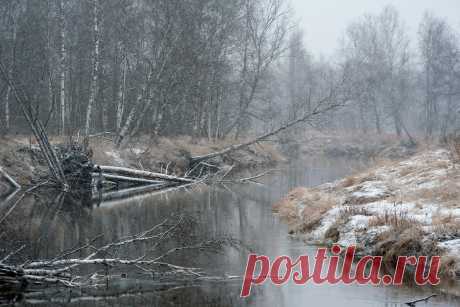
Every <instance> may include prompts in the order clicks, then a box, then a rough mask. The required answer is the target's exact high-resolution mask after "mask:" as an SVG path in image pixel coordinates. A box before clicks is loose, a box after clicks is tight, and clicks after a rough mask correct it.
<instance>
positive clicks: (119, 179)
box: [92, 173, 164, 184]
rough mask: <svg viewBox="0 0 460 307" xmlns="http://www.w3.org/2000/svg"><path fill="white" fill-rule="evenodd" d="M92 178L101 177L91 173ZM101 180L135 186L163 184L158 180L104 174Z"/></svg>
mask: <svg viewBox="0 0 460 307" xmlns="http://www.w3.org/2000/svg"><path fill="white" fill-rule="evenodd" d="M92 176H93V178H95V179H97V178H100V177H101V175H100V174H99V173H93V174H92ZM102 179H104V180H108V181H113V182H117V183H122V182H126V183H135V184H159V183H164V181H160V180H152V179H144V178H138V177H127V176H119V175H112V174H106V173H102Z"/></svg>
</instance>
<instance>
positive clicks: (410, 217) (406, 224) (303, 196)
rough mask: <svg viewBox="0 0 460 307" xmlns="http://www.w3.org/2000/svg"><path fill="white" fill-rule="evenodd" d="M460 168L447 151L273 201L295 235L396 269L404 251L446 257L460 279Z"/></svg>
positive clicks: (449, 272) (447, 270)
mask: <svg viewBox="0 0 460 307" xmlns="http://www.w3.org/2000/svg"><path fill="white" fill-rule="evenodd" d="M459 168H460V165H459V164H458V157H456V156H455V155H454V154H453V153H452V152H450V151H448V150H446V149H430V150H425V151H423V152H421V153H418V154H416V155H414V156H412V157H410V158H408V159H406V160H403V161H400V162H388V161H386V162H384V163H381V164H380V165H377V166H375V167H373V168H371V169H368V170H367V171H364V172H361V173H358V174H355V175H353V176H349V177H346V178H344V179H341V180H338V181H335V182H332V183H327V184H323V185H320V186H317V187H313V188H304V187H299V188H296V189H294V190H292V191H291V192H290V193H289V194H288V195H287V196H286V197H285V198H283V199H282V200H280V201H279V202H277V203H276V204H274V206H273V210H274V211H275V212H277V213H278V214H279V216H280V218H281V219H282V220H283V221H285V222H286V223H288V225H289V231H290V233H291V234H293V235H295V236H297V237H299V238H301V239H303V240H304V241H306V242H308V243H311V244H326V245H330V244H333V243H336V244H339V245H341V246H350V245H356V246H357V248H358V250H359V254H360V255H382V256H383V257H384V261H385V264H386V266H387V268H389V269H391V268H394V265H395V263H396V260H397V256H400V255H406V256H409V255H428V256H429V255H442V271H441V274H442V276H443V277H445V278H446V279H450V280H453V279H459V278H460V258H459V254H460V185H459V179H460V170H459Z"/></svg>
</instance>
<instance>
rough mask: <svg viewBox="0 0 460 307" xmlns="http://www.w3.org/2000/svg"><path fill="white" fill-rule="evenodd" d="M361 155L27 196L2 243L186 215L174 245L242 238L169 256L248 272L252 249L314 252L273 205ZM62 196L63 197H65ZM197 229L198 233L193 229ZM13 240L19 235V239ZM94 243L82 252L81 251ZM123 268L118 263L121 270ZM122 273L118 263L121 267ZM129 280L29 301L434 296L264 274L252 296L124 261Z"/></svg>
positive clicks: (344, 300)
mask: <svg viewBox="0 0 460 307" xmlns="http://www.w3.org/2000/svg"><path fill="white" fill-rule="evenodd" d="M362 166H363V164H362V163H360V162H356V161H349V160H339V159H333V160H331V159H328V160H324V159H311V160H308V161H302V162H297V163H292V164H289V165H283V166H280V167H278V168H279V169H280V171H279V172H276V173H273V174H272V175H270V176H267V177H265V178H264V179H263V182H264V185H256V184H227V185H226V186H222V185H219V186H195V187H192V188H189V189H186V190H179V191H174V192H170V193H162V194H158V195H152V196H144V197H138V198H135V199H131V200H128V201H117V202H111V203H103V204H101V205H100V206H95V207H94V208H84V209H81V208H76V207H74V205H72V204H71V203H68V202H56V201H50V199H53V197H48V196H47V197H43V196H40V195H32V196H29V197H28V198H27V199H26V200H25V201H24V202H23V203H21V204H20V206H19V207H18V208H16V209H15V211H14V212H13V213H12V214H11V215H10V217H9V218H8V221H7V225H8V226H7V227H6V229H5V226H4V228H3V229H2V231H3V232H2V233H3V243H2V244H3V246H2V247H3V248H14V247H16V246H17V245H18V244H22V243H24V244H26V245H27V248H26V254H27V257H28V258H35V259H38V258H41V259H44V258H52V257H55V256H56V255H57V254H59V253H60V252H61V251H63V250H66V249H71V248H72V247H75V246H78V245H81V244H84V243H85V242H88V240H90V239H91V238H94V237H96V236H97V235H100V234H102V237H103V238H102V239H101V240H102V241H104V242H110V241H116V240H119V239H120V238H123V237H126V236H128V235H133V234H136V233H139V232H141V231H143V230H145V229H149V228H151V227H152V225H156V224H158V223H160V222H161V221H163V220H165V219H166V218H171V216H179V215H186V216H190V217H193V219H192V220H193V222H190V224H189V225H188V226H187V227H189V228H187V229H184V232H183V235H177V236H172V237H171V238H169V242H168V243H167V244H168V246H174V245H178V246H179V245H186V244H187V242H188V240H190V242H200V241H203V240H208V239H211V238H235V239H237V240H239V242H240V244H238V245H237V246H228V247H224V248H223V249H222V250H220V252H219V253H208V252H206V251H196V250H193V251H185V252H182V253H179V254H178V255H175V256H171V258H169V259H168V260H170V261H171V262H173V263H175V264H179V265H184V266H193V267H200V268H202V270H203V271H205V272H206V273H207V274H209V275H212V276H224V275H225V276H242V275H243V271H244V268H245V263H246V257H247V254H248V252H249V251H250V250H252V251H255V252H257V253H260V254H266V255H269V256H271V257H274V256H276V255H290V256H298V255H304V254H307V255H309V256H311V257H312V256H313V255H314V254H315V252H316V248H315V247H313V246H307V245H306V244H305V243H304V242H302V241H299V240H296V239H293V238H290V237H289V235H288V231H287V227H286V225H284V224H283V223H281V222H280V221H279V219H278V218H277V217H276V216H275V215H273V213H272V211H271V205H272V204H273V203H274V202H275V201H277V200H278V199H280V198H281V197H282V196H283V195H285V194H286V193H287V192H288V191H289V189H291V188H294V187H297V186H314V185H317V184H320V183H324V182H328V181H331V180H335V179H337V178H340V177H343V176H345V175H347V174H350V173H351V172H352V171H353V170H356V169H359V168H360V167H362ZM54 198H58V197H57V196H56V197H54ZM189 235H190V238H189ZM13 242H15V243H14V244H13ZM153 244H154V243H153V242H152V243H150V244H139V245H135V246H133V247H132V248H130V249H128V250H120V251H117V254H116V255H117V256H119V257H139V256H142V254H143V253H145V252H146V251H148V250H149V249H150V248H152V246H154V245H153ZM84 252H87V251H81V256H83V253H84ZM113 273H114V274H115V272H113ZM116 273H117V274H118V273H119V272H116ZM122 273H123V274H125V276H124V277H123V279H114V280H113V281H112V280H110V281H107V290H106V291H86V292H84V293H76V292H75V291H70V290H63V289H58V290H56V289H48V290H47V291H45V294H43V292H40V293H39V294H38V293H35V292H29V293H27V295H26V298H27V299H24V300H23V301H22V303H21V304H22V305H24V306H32V305H46V306H53V305H55V306H107V305H110V306H321V307H327V306H334V307H335V306H386V307H388V306H406V305H404V302H407V301H411V300H414V299H417V298H421V297H426V296H428V295H430V294H431V293H433V289H429V288H416V287H409V286H403V287H393V286H388V287H383V286H358V285H350V286H344V285H335V286H332V285H317V286H315V285H311V284H307V285H305V286H297V285H293V284H287V285H284V286H282V287H275V286H272V285H270V284H269V283H266V284H265V285H263V286H260V287H256V288H254V291H253V293H252V295H251V296H250V297H249V298H247V299H241V298H240V297H239V293H240V288H241V280H240V279H235V280H214V281H201V282H186V283H174V282H172V283H166V284H164V285H159V284H158V283H155V282H152V281H151V279H149V278H148V277H145V276H143V275H142V274H140V273H134V272H131V271H130V269H129V268H124V269H122ZM417 306H460V301H459V300H456V299H455V298H454V297H451V296H448V295H439V296H438V297H436V298H434V299H431V300H430V301H429V303H427V304H425V303H420V304H418V305H417Z"/></svg>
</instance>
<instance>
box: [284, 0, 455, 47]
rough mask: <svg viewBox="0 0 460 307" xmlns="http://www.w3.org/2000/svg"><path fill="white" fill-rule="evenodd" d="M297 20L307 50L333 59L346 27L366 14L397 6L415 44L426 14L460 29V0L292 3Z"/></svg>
mask: <svg viewBox="0 0 460 307" xmlns="http://www.w3.org/2000/svg"><path fill="white" fill-rule="evenodd" d="M290 1H291V8H292V10H293V14H294V17H295V20H297V21H298V22H299V26H300V28H301V29H302V30H303V31H304V34H305V43H306V45H307V48H308V49H309V50H310V52H312V53H313V54H314V55H317V56H318V55H320V54H323V55H326V56H329V55H331V54H332V53H333V52H334V51H335V50H336V48H337V46H338V41H339V39H340V38H341V37H342V36H343V33H344V31H345V28H346V26H347V25H348V24H349V23H350V22H351V21H353V20H354V19H355V18H357V17H360V16H362V15H364V14H365V13H372V14H376V13H377V14H378V13H379V12H380V11H381V10H382V8H383V7H384V6H386V5H388V4H390V5H393V6H394V7H396V9H397V10H398V11H399V13H400V17H401V19H402V20H403V21H404V23H405V24H406V26H407V28H408V31H409V33H410V38H411V40H412V41H413V42H412V43H415V40H416V34H417V29H418V24H419V22H420V19H421V17H422V16H423V14H424V12H425V11H427V10H430V11H432V12H433V13H434V14H435V15H437V16H440V17H445V18H447V20H448V21H449V23H450V24H451V26H453V27H455V28H456V29H457V30H458V29H460V0H290Z"/></svg>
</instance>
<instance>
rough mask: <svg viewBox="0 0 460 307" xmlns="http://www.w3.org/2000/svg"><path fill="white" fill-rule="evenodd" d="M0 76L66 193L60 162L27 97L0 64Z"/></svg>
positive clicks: (65, 183)
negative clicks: (11, 93)
mask: <svg viewBox="0 0 460 307" xmlns="http://www.w3.org/2000/svg"><path fill="white" fill-rule="evenodd" d="M0 74H1V75H2V77H3V79H4V80H5V82H6V83H7V84H8V86H9V87H10V88H11V89H12V90H13V94H14V97H15V99H16V102H17V103H18V105H19V106H20V108H21V111H22V113H23V115H24V117H25V118H26V120H27V122H28V123H29V126H30V128H31V129H32V132H33V134H34V136H35V139H36V140H37V143H38V145H39V146H40V149H41V151H42V153H43V156H44V158H45V160H46V162H47V164H48V167H49V170H50V173H51V175H52V177H53V180H55V181H56V182H57V183H58V184H60V185H61V187H62V189H63V190H64V191H68V190H69V185H68V183H67V180H66V177H65V175H64V171H63V169H62V164H61V161H60V160H59V158H58V156H57V154H56V152H55V150H54V148H53V147H52V146H51V144H50V142H49V140H48V136H47V134H46V131H45V128H44V127H43V124H42V122H41V121H40V119H39V118H37V117H36V116H34V114H33V113H32V106H31V103H30V99H29V98H28V97H27V95H26V94H25V92H24V91H23V90H20V89H19V88H18V87H17V86H16V84H15V82H14V80H13V79H12V78H10V77H9V75H8V73H7V71H6V69H5V67H4V66H3V64H2V63H0Z"/></svg>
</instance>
